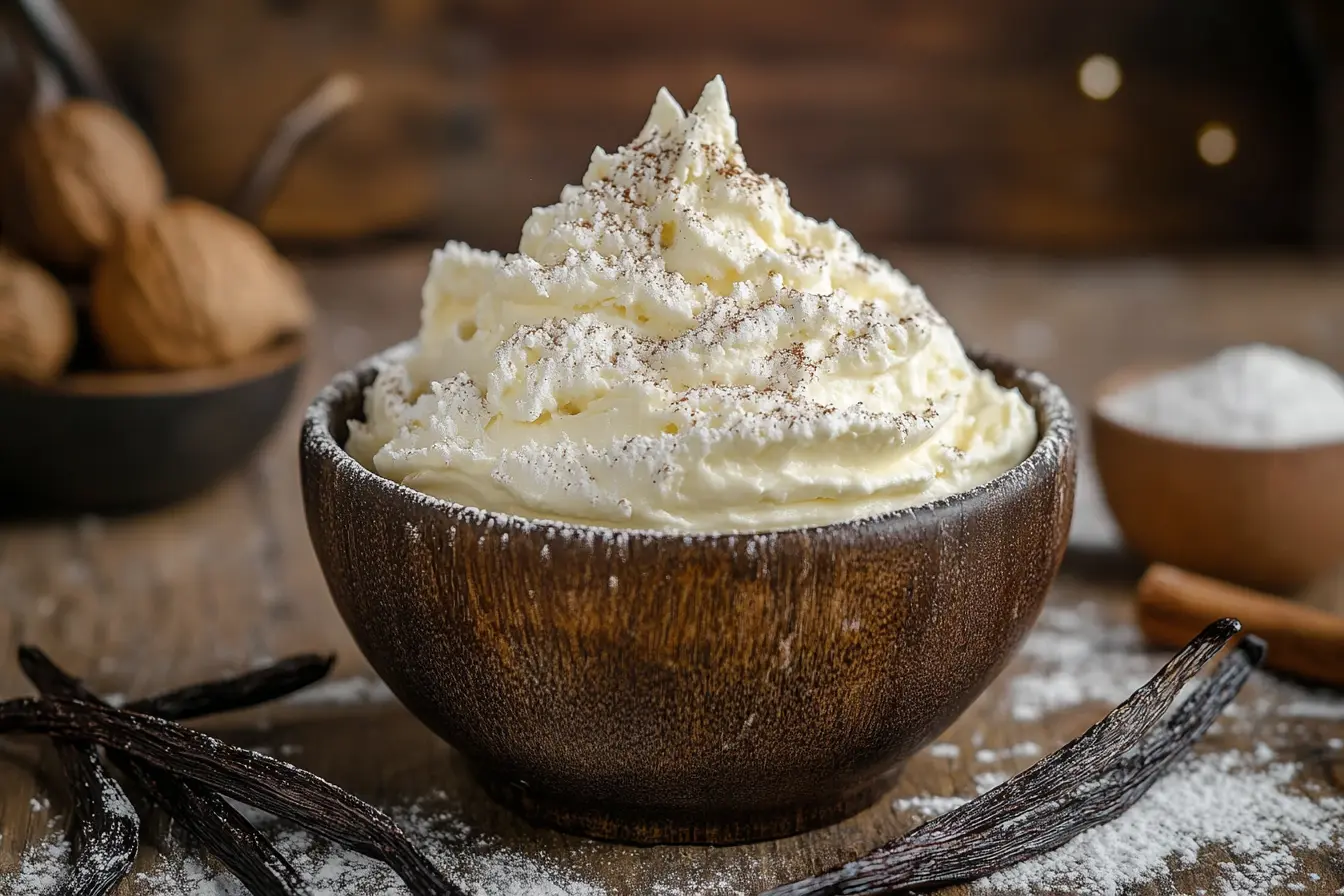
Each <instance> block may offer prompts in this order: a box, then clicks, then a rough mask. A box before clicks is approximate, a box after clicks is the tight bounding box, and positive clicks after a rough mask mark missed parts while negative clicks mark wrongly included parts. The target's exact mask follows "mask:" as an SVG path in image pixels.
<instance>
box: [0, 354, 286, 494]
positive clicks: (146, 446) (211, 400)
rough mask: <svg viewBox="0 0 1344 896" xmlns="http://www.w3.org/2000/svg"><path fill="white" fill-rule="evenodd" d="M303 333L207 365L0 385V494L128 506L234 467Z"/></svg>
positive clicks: (268, 411) (258, 436) (282, 386)
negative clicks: (1, 424)
mask: <svg viewBox="0 0 1344 896" xmlns="http://www.w3.org/2000/svg"><path fill="white" fill-rule="evenodd" d="M303 355H304V341H303V340H302V339H300V338H298V337H293V338H288V339H285V340H282V341H280V342H277V343H276V344H275V345H273V346H271V347H269V348H267V349H265V350H263V351H261V352H258V353H256V354H253V355H250V356H248V357H247V358H244V359H242V360H239V361H236V362H234V363H232V364H228V365H225V366H223V367H216V368H210V369H206V370H182V371H155V372H107V371H96V372H93V371H90V372H81V373H72V374H69V375H67V376H64V377H62V378H61V379H59V380H56V381H55V382H52V383H46V384H41V385H31V384H23V383H12V382H11V383H4V384H0V420H6V421H8V422H9V425H10V426H11V427H12V431H10V432H8V433H6V435H5V436H4V438H0V495H4V496H5V498H4V501H3V502H0V503H4V504H7V505H9V507H8V508H7V510H10V509H12V510H14V511H15V512H17V513H21V514H22V513H43V514H46V513H129V512H136V511H142V510H148V509H151V508H155V507H160V506H163V505H165V504H170V503H172V502H174V501H178V500H181V499H183V498H186V497H189V496H191V495H194V494H196V493H198V492H200V491H203V490H204V489H206V488H208V487H209V486H211V485H213V484H214V483H216V482H218V481H219V480H220V479H222V478H223V477H224V476H225V475H227V474H228V473H230V472H232V471H233V470H235V469H237V468H238V467H239V466H241V465H242V464H243V463H244V462H246V461H247V460H248V458H249V457H251V455H252V453H253V451H254V450H255V449H256V447H257V446H258V445H259V444H260V443H261V441H262V439H264V438H265V437H266V435H267V434H268V433H269V432H270V431H271V430H272V429H273V428H274V427H275V424H276V423H277V422H278V421H279V419H280V417H281V415H282V414H283V413H284V410H285V407H286V405H287V404H288V402H289V399H290V397H291V396H292V395H293V392H294V387H295V385H296V384H297V382H298V375H299V368H300V366H301V363H302V359H303Z"/></svg>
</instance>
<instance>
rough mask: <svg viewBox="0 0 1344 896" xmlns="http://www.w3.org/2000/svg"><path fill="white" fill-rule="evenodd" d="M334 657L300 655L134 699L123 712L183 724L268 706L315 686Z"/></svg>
mask: <svg viewBox="0 0 1344 896" xmlns="http://www.w3.org/2000/svg"><path fill="white" fill-rule="evenodd" d="M335 662H336V658H335V657H334V656H332V655H330V654H328V655H326V656H319V655H317V654H301V655H299V656H294V657H290V658H289V659H284V660H281V661H280V662H278V663H275V664H273V665H270V666H266V667H264V668H261V669H254V670H252V671H250V672H244V673H243V674H242V675H237V676H234V677H232V678H224V679H221V680H219V681H209V682H204V683H201V684H193V685H189V686H187V687H185V688H178V689H177V690H174V691H168V692H166V693H163V694H160V695H158V696H157V697H149V698H147V699H144V700H135V701H132V702H131V703H128V704H126V706H125V707H123V708H124V709H129V710H131V711H132V712H141V713H144V714H145V715H150V716H158V717H159V718H161V719H168V720H169V721H174V722H178V721H183V720H185V719H195V718H200V717H201V716H211V715H219V714H220V713H226V712H233V711H235V710H239V709H247V708H248V707H251V706H259V705H260V704H262V703H269V702H270V701H272V700H278V699H280V698H281V697H287V696H289V695H290V694H292V693H294V692H295V691H298V690H302V689H303V688H306V687H308V685H310V684H315V683H316V682H318V681H321V680H322V679H323V678H325V677H326V676H327V673H328V672H330V671H331V667H332V665H333V664H334V663H335Z"/></svg>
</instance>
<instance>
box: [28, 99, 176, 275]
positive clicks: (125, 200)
mask: <svg viewBox="0 0 1344 896" xmlns="http://www.w3.org/2000/svg"><path fill="white" fill-rule="evenodd" d="M13 155H14V159H13V162H12V167H13V171H12V172H11V175H10V177H9V178H8V181H9V183H8V185H7V189H6V195H5V209H4V210H5V230H6V233H7V236H9V237H10V238H13V239H14V240H15V241H16V242H18V243H19V244H20V245H21V246H22V247H23V248H25V249H27V250H28V251H29V252H31V253H32V254H33V255H34V256H35V257H37V258H40V259H41V260H43V261H49V262H55V263H58V264H65V265H87V264H89V263H91V262H92V261H93V260H94V258H95V256H96V255H97V254H98V253H99V252H100V251H102V250H103V249H104V248H106V247H107V246H108V245H109V244H110V243H111V242H112V241H113V239H115V238H116V236H117V233H118V232H119V231H120V229H121V227H122V225H123V224H124V222H125V221H127V220H128V219H132V218H137V217H141V216H143V215H146V214H149V213H150V212H151V211H153V210H154V209H155V208H157V207H159V206H161V205H162V204H163V201H164V196H165V193H166V186H165V181H164V175H163V169H162V168H161V167H160V165H159V160H158V157H157V156H155V155H154V150H153V148H152V147H151V146H150V145H149V141H148V140H146V139H145V135H144V134H143V133H141V132H140V129H139V128H137V127H136V126H135V124H134V123H133V122H131V121H130V120H129V119H128V118H126V117H125V116H124V115H122V114H121V113H120V112H118V111H117V110H116V109H113V108H112V107H110V106H107V105H104V104H102V103H98V102H94V101H91V100H70V101H68V102H65V103H62V104H60V105H58V106H54V107H52V108H50V109H47V110H45V111H42V112H39V113H37V114H36V115H35V116H34V117H33V118H32V119H30V120H29V121H28V122H26V123H25V124H24V126H23V127H22V128H21V129H20V130H19V133H18V135H17V137H16V138H15V145H14V153H13Z"/></svg>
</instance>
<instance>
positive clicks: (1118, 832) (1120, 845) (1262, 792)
mask: <svg viewBox="0 0 1344 896" xmlns="http://www.w3.org/2000/svg"><path fill="white" fill-rule="evenodd" d="M1255 761H1256V760H1255V759H1253V758H1251V757H1247V756H1245V755H1243V754H1240V753H1223V754H1213V755H1205V756H1197V757H1193V758H1191V759H1189V760H1187V761H1186V762H1185V763H1183V764H1182V765H1181V766H1179V767H1178V768H1177V769H1175V770H1173V771H1172V772H1171V773H1170V774H1169V775H1168V776H1166V777H1165V778H1162V779H1161V780H1159V781H1158V782H1157V784H1155V785H1154V786H1153V789H1152V790H1150V791H1149V792H1148V794H1147V795H1146V796H1145V797H1144V798H1143V799H1142V800H1140V801H1139V803H1138V804H1137V805H1135V806H1134V807H1133V808H1131V809H1130V810H1129V811H1128V812H1126V813H1125V814H1124V815H1122V816H1120V817H1119V818H1117V819H1116V820H1115V821H1112V822H1110V823H1109V824H1105V825H1102V826H1100V827H1097V828H1093V829H1092V830H1090V831H1087V832H1085V833H1083V834H1081V835H1080V836H1078V837H1076V838H1075V839H1073V840H1072V841H1070V842H1069V843H1067V844H1065V845H1064V846H1062V847H1061V848H1059V849H1057V850H1055V851H1053V852H1050V853H1047V854H1046V855H1044V856H1041V857H1039V858H1037V859H1033V860H1031V861H1028V862H1023V863H1021V864H1019V865H1016V866H1014V867H1012V868H1009V869H1007V870H1006V871H1002V872H1000V873H998V874H995V875H993V876H991V877H988V878H986V879H984V880H982V881H979V882H977V884H976V885H975V890H976V891H977V892H1004V891H1007V892H1012V893H1025V892H1040V891H1041V890H1046V891H1049V892H1072V893H1087V894H1095V896H1117V894H1120V893H1124V892H1128V891H1129V889H1130V888H1131V887H1133V886H1135V885H1138V884H1143V883H1148V882H1150V881H1155V880H1170V875H1171V873H1172V870H1173V868H1174V869H1176V870H1179V869H1180V868H1181V867H1186V866H1190V865H1193V864H1195V863H1196V862H1198V861H1200V859H1201V858H1202V857H1204V856H1205V855H1206V854H1207V850H1208V849H1210V848H1211V847H1214V848H1217V847H1221V848H1223V849H1225V850H1226V851H1227V852H1228V853H1229V854H1230V855H1231V857H1232V859H1233V860H1232V861H1230V862H1222V863H1219V864H1218V865H1217V868H1218V875H1219V878H1220V883H1221V885H1222V892H1223V893H1227V894H1247V896H1250V894H1260V893H1269V892H1271V890H1273V889H1274V888H1276V887H1283V886H1292V885H1294V884H1302V885H1303V889H1307V887H1306V884H1307V882H1308V881H1309V880H1310V878H1309V877H1308V876H1307V873H1306V872H1305V871H1303V870H1301V868H1300V866H1299V862H1298V859H1297V858H1296V857H1295V855H1294V850H1303V849H1312V850H1332V849H1337V848H1344V837H1342V836H1341V835H1342V834H1344V829H1342V828H1341V823H1344V799H1340V798H1337V797H1326V798H1323V799H1313V798H1310V797H1307V796H1303V795H1301V794H1300V793H1295V792H1294V791H1293V789H1292V786H1291V785H1292V782H1293V779H1294V777H1295V776H1296V774H1297V771H1298V768H1297V766H1296V765H1293V764H1287V763H1284V764H1272V763H1271V764H1267V765H1261V766H1259V767H1253V768H1248V767H1247V766H1248V765H1250V764H1251V763H1253V762H1255ZM1204 866H1205V867H1206V868H1208V867H1210V865H1209V863H1207V862H1206V863H1204ZM1313 891H1315V892H1319V890H1316V889H1314V888H1313ZM1163 892H1167V891H1166V890H1163Z"/></svg>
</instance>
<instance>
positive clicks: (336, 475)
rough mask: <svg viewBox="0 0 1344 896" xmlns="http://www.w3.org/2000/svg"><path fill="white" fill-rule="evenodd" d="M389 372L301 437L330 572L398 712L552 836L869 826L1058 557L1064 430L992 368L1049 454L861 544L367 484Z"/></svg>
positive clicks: (1036, 391)
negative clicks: (469, 502) (576, 522)
mask: <svg viewBox="0 0 1344 896" xmlns="http://www.w3.org/2000/svg"><path fill="white" fill-rule="evenodd" d="M404 350H405V349H404V348H400V349H394V350H393V351H394V352H395V351H404ZM376 362H377V359H371V360H370V361H369V362H366V363H364V364H363V365H362V366H360V367H358V368H356V369H354V370H353V371H350V372H348V373H345V374H343V375H341V376H340V377H338V378H337V379H336V380H335V381H333V382H332V383H331V385H329V386H328V387H327V388H326V389H325V390H324V391H323V392H322V393H321V395H319V396H318V398H317V400H316V401H315V402H314V403H313V405H312V406H311V408H310V409H309V412H308V416H307V420H306V421H305V423H304V427H303V434H302V439H301V460H302V479H303V492H304V501H305V504H306V507H307V514H308V528H309V533H310V534H311V536H312V540H313V545H314V547H315V548H316V550H317V556H318V559H319V560H320V561H321V564H322V569H323V571H324V572H325V574H326V578H327V583H328V585H329V586H330V587H331V591H332V595H333V596H334V598H335V601H336V605H337V607H339V609H340V611H341V614H342V615H343V616H344V618H345V621H346V624H347V625H348V626H349V627H350V630H351V632H353V634H354V636H355V639H356V640H357V641H358V643H359V646H360V648H361V649H362V650H363V652H364V654H365V656H367V657H368V659H369V661H370V662H371V663H372V664H373V666H374V668H376V669H377V671H378V672H379V674H381V675H382V676H383V678H384V679H385V680H386V681H387V683H388V685H389V686H390V687H391V689H392V690H393V692H394V693H395V694H396V695H397V696H398V697H399V698H400V699H401V700H402V701H403V702H404V703H405V704H406V706H407V707H409V708H410V710H411V711H412V712H413V713H415V714H416V715H417V716H418V717H419V718H420V719H421V720H422V721H424V722H425V724H426V725H428V726H429V727H430V728H432V729H433V730H434V731H436V732H438V733H439V734H440V735H441V736H442V737H444V738H445V739H446V740H448V741H449V742H450V743H452V744H453V745H454V746H456V747H457V748H458V749H459V750H461V751H462V752H463V753H464V754H465V755H466V756H467V758H468V759H469V760H470V761H471V762H472V764H473V765H474V766H475V767H476V769H477V771H478V774H479V776H480V779H481V780H482V782H483V783H484V784H485V786H486V787H487V788H488V789H489V790H490V792H491V793H493V794H494V795H495V796H496V797H497V798H498V799H499V800H500V801H502V802H503V803H505V804H507V805H509V806H511V807H513V808H514V809H516V810H518V811H519V812H521V813H522V814H524V815H525V816H527V817H528V818H530V819H532V820H534V821H536V822H538V823H541V824H544V825H549V826H553V827H557V828H561V829H564V830H569V831H573V832H578V833H582V834H586V835H590V836H595V837H600V838H610V839H618V840H626V841H633V842H639V843H653V842H678V843H689V842H709V843H727V842H733V841H742V840H751V839H761V838H769V837H778V836H784V835H788V834H793V833H796V832H799V831H803V830H806V829H809V828H813V827H817V826H820V825H824V824H828V823H831V822H835V821H837V820H839V819H841V818H843V817H845V816H847V815H849V814H851V813H853V812H855V811H856V810H858V809H860V808H862V807H864V806H867V805H868V804H870V803H871V802H872V801H873V800H874V799H876V798H877V797H878V796H879V795H880V794H881V793H882V792H883V791H884V789H885V788H886V787H887V786H888V785H889V783H890V777H891V775H892V774H893V773H894V772H895V771H896V770H897V769H898V767H899V766H900V765H901V763H902V762H903V761H904V760H905V759H906V758H907V757H909V756H910V755H911V754H912V753H914V752H915V751H916V750H918V749H919V748H920V747H922V746H924V745H925V744H926V743H928V742H929V741H930V740H932V739H933V738H934V737H936V736H937V735H938V734H940V733H941V732H942V731H943V730H944V729H945V728H946V727H947V726H948V725H949V724H950V723H951V722H952V721H953V720H954V719H955V718H956V717H957V716H958V715H960V714H961V712H962V711H963V710H965V708H966V707H967V706H968V705H969V704H970V702H971V701H972V700H974V699H975V697H976V696H977V695H978V694H980V692H981V691H982V690H983V689H984V687H985V686H986V685H987V684H988V683H989V682H990V680H992V679H993V678H994V676H995V675H996V674H998V672H999V671H1000V670H1001V669H1002V668H1003V666H1004V664H1005V663H1006V662H1007V660H1008V658H1009V657H1010V656H1011V654H1012V653H1013V652H1014V650H1015V649H1016V647H1017V645H1018V643H1019V642H1020V641H1021V639H1022V637H1023V635H1024V634H1025V633H1026V631H1027V630H1028V629H1029V628H1030V627H1031V625H1032V623H1033V621H1034V620H1035V618H1036V615H1037V612H1038V610H1039V609H1040V606H1041V602H1042V600H1043V598H1044V597H1045V593H1046V589H1047V588H1048V587H1049V585H1050V582H1051V580H1052V579H1053V577H1054V575H1055V572H1056V571H1057V569H1058V565H1059V562H1060V559H1061V557H1062V556H1063V551H1064V545H1065V541H1066V539H1067V534H1068V528H1069V520H1070V517H1071V514H1072V508H1073V485H1074V425H1073V418H1072V415H1071V412H1070V410H1069V407H1068V404H1067V402H1066V401H1065V399H1064V396H1063V394H1062V393H1061V392H1060V391H1059V390H1058V389H1057V388H1056V387H1055V386H1053V385H1052V384H1050V383H1049V382H1048V381H1047V380H1046V379H1045V378H1044V377H1042V376H1040V375H1038V374H1032V373H1026V372H1024V371H1019V370H1015V369H1013V368H1012V367H1010V366H1008V365H1006V364H1003V363H1000V362H995V361H990V362H988V363H989V366H991V367H992V369H993V370H994V371H995V373H996V374H997V375H998V376H999V378H1000V380H1001V381H1002V382H1003V383H1005V384H1007V385H1014V386H1018V387H1020V388H1021V389H1022V391H1023V394H1024V395H1026V397H1027V398H1028V400H1029V401H1030V402H1031V403H1032V404H1033V405H1034V407H1035V408H1036V412H1037V417H1038V419H1039V421H1040V424H1041V430H1042V433H1043V435H1042V437H1041V439H1040V443H1039V444H1038V445H1037V447H1036V449H1035V451H1034V452H1033V453H1032V455H1031V456H1030V457H1029V458H1028V459H1027V460H1026V461H1024V462H1023V463H1022V464H1020V465H1019V466H1018V467H1016V468H1015V469H1013V470H1011V471H1009V472H1008V473H1005V474H1004V475H1002V476H1000V477H999V478H997V479H995V480H994V481H993V482H990V483H989V484H987V485H984V486H981V487H979V488H977V489H975V490H973V491H971V492H968V493H966V494H963V495H959V496H956V497H952V498H948V499H944V500H940V501H937V502H935V503H933V504H929V505H927V506H924V507H919V508H915V509H911V510H902V511H899V512H896V513H891V514H888V515H885V516H881V517H875V518H871V519H867V520H862V521H859V522H855V523H844V524H836V525H830V526H823V527H817V528H807V529H796V530H790V531H784V532H775V533H770V534H760V535H685V536H683V535H680V534H669V533H660V532H648V531H621V530H613V529H605V528H600V527H592V526H571V525H566V524H561V523H547V522H534V521H528V520H524V519H521V518H518V517H512V516H505V515H498V514H493V513H488V512H483V511H480V510H476V509H473V508H468V507H463V506H461V505H457V504H453V503H449V502H445V501H442V500H438V499H435V498H430V497H427V496H425V495H422V494H420V493H418V492H415V491H413V490H411V489H409V488H406V487H404V486H401V485H398V484H396V483H394V482H390V481H388V480H386V479H383V478H381V477H379V476H377V475H374V474H373V473H370V472H369V471H368V470H366V469H365V468H364V467H362V466H360V464H359V463H358V462H356V461H355V460H354V459H353V458H351V457H350V456H349V455H348V454H346V452H345V451H344V449H343V448H342V445H343V444H344V442H345V439H346V436H347V421H349V420H350V419H352V418H355V419H358V417H359V416H360V415H361V414H362V395H363V390H364V387H365V386H367V385H368V383H369V382H370V381H371V380H372V378H373V375H374V364H375V363H376Z"/></svg>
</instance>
